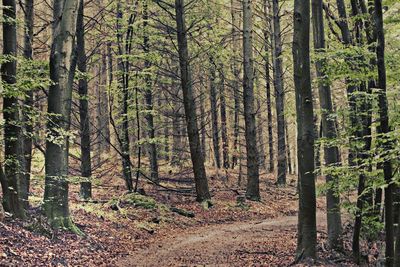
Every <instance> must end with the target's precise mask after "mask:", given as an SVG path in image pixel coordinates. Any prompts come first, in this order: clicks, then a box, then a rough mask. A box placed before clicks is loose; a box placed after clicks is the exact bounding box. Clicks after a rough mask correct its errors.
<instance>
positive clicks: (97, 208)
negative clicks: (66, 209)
mask: <svg viewBox="0 0 400 267" xmlns="http://www.w3.org/2000/svg"><path fill="white" fill-rule="evenodd" d="M72 207H73V208H74V209H81V210H84V211H85V212H87V213H90V214H93V215H95V216H97V217H98V218H106V219H108V220H110V221H116V220H117V218H116V216H115V214H114V213H113V212H112V211H109V210H105V209H104V207H103V206H102V205H99V204H96V203H84V204H78V205H76V206H75V205H74V206H72ZM106 207H109V205H108V203H107V204H106Z"/></svg>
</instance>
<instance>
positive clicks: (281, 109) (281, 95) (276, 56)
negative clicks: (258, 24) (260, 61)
mask: <svg viewBox="0 0 400 267" xmlns="http://www.w3.org/2000/svg"><path fill="white" fill-rule="evenodd" d="M278 1H279V0H272V13H273V32H272V35H273V67H274V68H273V69H274V87H275V102H276V103H275V105H276V116H277V124H278V181H277V182H278V184H279V185H285V184H286V169H287V166H286V143H285V88H284V85H283V66H282V38H281V25H280V14H279V10H280V7H279V2H278Z"/></svg>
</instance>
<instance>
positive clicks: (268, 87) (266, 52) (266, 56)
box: [263, 0, 275, 172]
mask: <svg viewBox="0 0 400 267" xmlns="http://www.w3.org/2000/svg"><path fill="white" fill-rule="evenodd" d="M270 8H271V6H270V4H269V1H268V0H264V16H265V28H264V31H263V34H264V68H265V87H266V96H267V116H268V117H267V118H268V149H269V164H268V165H269V168H268V170H269V172H273V171H274V169H275V162H274V134H273V127H272V126H273V122H272V105H271V78H270V53H271V52H270V44H269V42H270V38H269V36H270V33H269V31H268V30H271V29H272V27H271V19H270V17H269V14H270V11H269V9H270Z"/></svg>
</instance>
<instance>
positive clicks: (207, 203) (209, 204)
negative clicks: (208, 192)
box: [200, 199, 213, 210]
mask: <svg viewBox="0 0 400 267" xmlns="http://www.w3.org/2000/svg"><path fill="white" fill-rule="evenodd" d="M200 205H201V207H202V208H203V209H205V210H208V209H209V208H211V207H212V206H213V203H212V202H211V200H209V199H206V200H204V201H202V202H201V203H200Z"/></svg>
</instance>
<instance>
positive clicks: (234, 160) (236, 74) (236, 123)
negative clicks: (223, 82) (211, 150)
mask: <svg viewBox="0 0 400 267" xmlns="http://www.w3.org/2000/svg"><path fill="white" fill-rule="evenodd" d="M236 8H237V5H236V0H231V19H232V22H231V23H232V33H231V34H232V62H231V67H232V72H233V81H232V87H233V98H234V120H233V123H234V124H233V156H232V168H234V167H235V166H236V165H237V163H238V155H237V154H238V152H239V114H240V97H239V96H240V92H239V81H238V77H239V75H240V70H239V67H238V64H237V61H238V50H239V49H238V45H239V40H238V36H239V34H238V30H237V28H238V27H239V26H238V25H237V24H238V18H237V17H238V16H237V11H236Z"/></svg>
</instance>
